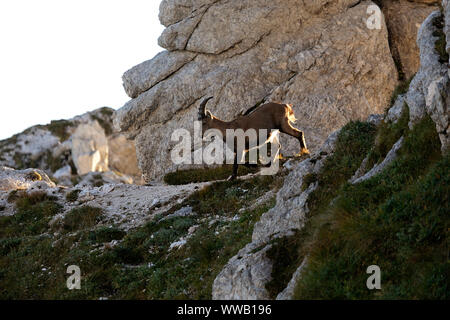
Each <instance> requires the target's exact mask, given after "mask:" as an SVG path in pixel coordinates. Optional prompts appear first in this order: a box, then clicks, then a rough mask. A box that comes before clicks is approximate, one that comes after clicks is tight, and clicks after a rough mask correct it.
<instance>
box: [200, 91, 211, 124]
mask: <svg viewBox="0 0 450 320" xmlns="http://www.w3.org/2000/svg"><path fill="white" fill-rule="evenodd" d="M212 98H213V97H208V98H206V99H205V100H203V101H202V103H200V107H199V109H198V120H199V121H202V120H203V119H205V118H206V112H207V111H206V104H207V103H208V101H209V100H211V99H212Z"/></svg>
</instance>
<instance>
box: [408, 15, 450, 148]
mask: <svg viewBox="0 0 450 320" xmlns="http://www.w3.org/2000/svg"><path fill="white" fill-rule="evenodd" d="M445 13H446V16H445V19H448V15H450V12H449V11H448V10H447V11H446V12H445ZM440 19H442V20H444V18H443V17H442V13H441V12H440V11H434V12H433V13H432V14H430V16H428V18H427V19H426V20H425V21H424V22H423V24H422V26H421V27H420V29H419V34H418V36H417V43H418V45H419V48H420V62H421V65H420V69H419V71H418V72H417V74H416V76H415V77H414V79H413V80H412V81H411V84H410V87H409V90H408V92H407V94H406V97H405V101H406V103H407V104H408V106H409V112H410V122H409V126H410V128H411V127H412V126H413V125H414V124H415V123H417V122H418V121H419V120H420V119H422V118H423V116H424V115H425V114H427V113H428V114H429V115H430V116H431V118H432V119H433V121H434V122H435V123H436V129H437V131H438V134H439V138H440V140H441V144H442V150H448V147H449V123H448V119H449V109H448V108H449V106H450V98H449V92H450V80H449V72H448V69H449V65H448V62H447V63H445V62H441V61H440V60H441V57H440V55H439V53H438V52H437V51H436V48H435V46H436V41H438V40H439V34H440V33H443V32H444V30H443V29H442V28H441V29H440V28H439V27H438V26H437V25H439V22H438V21H439V20H440ZM445 28H447V26H446V27H445ZM445 30H448V29H445ZM447 36H448V35H447Z"/></svg>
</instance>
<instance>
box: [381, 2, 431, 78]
mask: <svg viewBox="0 0 450 320" xmlns="http://www.w3.org/2000/svg"><path fill="white" fill-rule="evenodd" d="M418 2H420V3H418ZM431 3H435V1H415V2H409V1H396V0H385V1H383V14H384V15H385V17H386V21H387V22H386V23H387V27H388V30H389V36H390V40H391V50H392V54H393V55H394V56H395V57H396V58H397V59H398V60H399V62H400V64H401V68H402V71H403V72H404V74H405V78H406V79H409V78H410V77H412V76H413V75H414V74H415V73H416V72H417V71H418V70H419V66H420V58H419V47H418V46H417V44H416V39H417V32H418V30H419V28H420V25H421V24H422V22H423V21H424V20H425V19H426V17H428V15H429V14H430V13H431V12H433V11H434V10H437V8H438V7H437V6H435V5H429V4H431Z"/></svg>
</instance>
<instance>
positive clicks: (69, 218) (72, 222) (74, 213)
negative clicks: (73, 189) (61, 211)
mask: <svg viewBox="0 0 450 320" xmlns="http://www.w3.org/2000/svg"><path fill="white" fill-rule="evenodd" d="M101 214H102V209H101V208H95V207H90V206H82V207H78V208H75V209H72V210H71V211H70V212H68V213H67V214H66V215H65V216H64V223H63V225H64V230H66V231H75V230H79V229H86V228H91V227H93V226H94V225H95V224H96V223H97V222H98V219H99V218H100V216H101Z"/></svg>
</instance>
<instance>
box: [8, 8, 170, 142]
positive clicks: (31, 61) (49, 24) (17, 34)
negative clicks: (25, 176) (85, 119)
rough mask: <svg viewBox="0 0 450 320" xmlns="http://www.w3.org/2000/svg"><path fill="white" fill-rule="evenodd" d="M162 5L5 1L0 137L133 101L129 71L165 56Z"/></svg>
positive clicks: (115, 107)
mask: <svg viewBox="0 0 450 320" xmlns="http://www.w3.org/2000/svg"><path fill="white" fill-rule="evenodd" d="M160 2H161V1H160V0H127V1H117V0H77V1H61V0H39V1H36V0H14V1H1V2H0V48H1V49H0V108H1V112H0V139H4V138H7V137H9V136H11V135H13V134H15V133H18V132H21V131H23V130H24V129H26V128H28V127H30V126H32V125H35V124H46V123H49V122H50V120H57V119H64V118H71V117H73V116H75V115H78V114H82V113H84V112H86V111H89V110H93V109H96V108H99V107H103V106H109V107H112V108H114V109H117V108H120V107H121V106H122V105H123V104H124V103H125V102H127V101H128V100H129V98H128V96H127V95H126V94H125V91H124V90H123V86H122V74H123V73H124V72H125V71H126V70H128V69H129V68H131V67H133V66H134V65H136V64H138V63H140V62H142V61H145V60H148V59H150V58H152V57H153V56H154V55H155V54H157V53H158V52H160V51H162V50H163V49H162V48H160V47H159V46H158V44H157V39H158V37H159V35H160V34H161V32H162V30H163V26H161V25H160V23H159V20H158V8H159V3H160Z"/></svg>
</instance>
